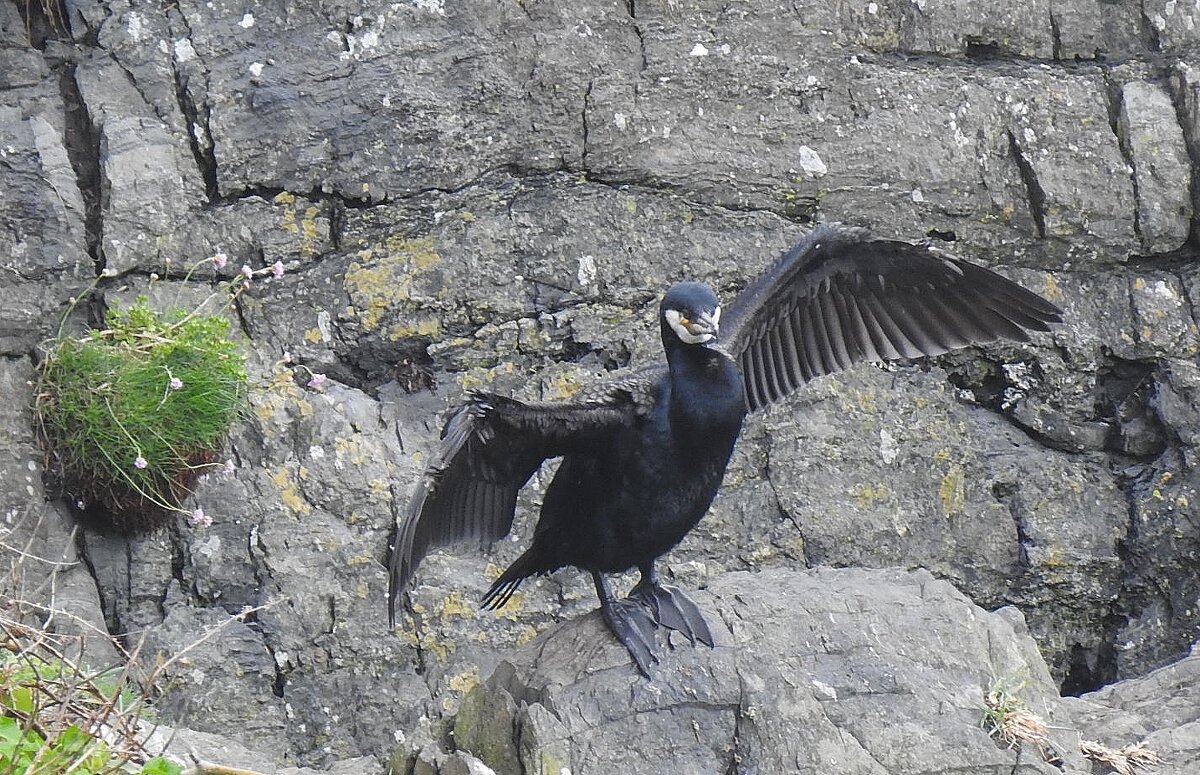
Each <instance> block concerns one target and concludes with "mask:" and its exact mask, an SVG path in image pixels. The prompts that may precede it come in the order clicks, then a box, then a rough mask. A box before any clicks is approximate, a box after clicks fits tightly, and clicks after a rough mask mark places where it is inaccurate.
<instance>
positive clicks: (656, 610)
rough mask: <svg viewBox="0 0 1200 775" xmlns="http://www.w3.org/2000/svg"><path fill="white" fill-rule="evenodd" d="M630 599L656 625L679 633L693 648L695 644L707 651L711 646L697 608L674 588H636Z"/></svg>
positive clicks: (701, 615)
mask: <svg viewBox="0 0 1200 775" xmlns="http://www.w3.org/2000/svg"><path fill="white" fill-rule="evenodd" d="M630 597H631V598H632V599H634V600H637V601H639V602H641V603H642V604H644V605H645V606H646V607H647V608H649V609H650V611H651V612H653V615H654V621H655V622H656V623H658V624H660V625H662V626H663V627H666V628H668V629H671V630H675V631H676V632H680V633H682V634H683V636H684V637H686V638H687V639H688V641H689V642H691V643H692V644H693V645H695V643H696V641H700V642H701V643H703V644H704V645H705V646H708V647H709V648H712V646H713V645H714V643H715V641H714V640H713V636H712V631H711V630H709V629H708V622H706V621H705V620H704V614H703V613H701V612H700V607H699V606H697V605H696V604H695V603H694V602H692V599H691V598H689V597H688V596H687V595H685V594H684V593H683V591H682V590H680V589H678V588H677V587H672V586H668V585H666V584H655V585H641V584H639V585H638V586H637V587H636V588H635V589H634V591H633V592H632V593H631V594H630Z"/></svg>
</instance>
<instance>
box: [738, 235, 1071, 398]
mask: <svg viewBox="0 0 1200 775" xmlns="http://www.w3.org/2000/svg"><path fill="white" fill-rule="evenodd" d="M1060 322H1062V312H1061V311H1060V310H1059V309H1058V307H1056V306H1054V305H1053V304H1051V303H1050V302H1048V301H1046V300H1045V299H1043V298H1042V297H1041V296H1038V295H1037V294H1035V293H1031V292H1030V291H1027V290H1025V289H1024V288H1022V287H1021V286H1019V285H1017V284H1016V283H1014V282H1013V281H1011V280H1008V279H1007V278H1004V277H1001V276H1000V275H998V274H996V273H995V272H992V271H991V270H988V269H985V268H983V267H981V266H977V265H975V264H972V263H970V262H967V261H964V260H963V259H960V258H957V257H955V256H952V255H949V254H947V253H944V252H942V251H940V250H938V249H936V248H933V247H930V246H926V245H914V244H912V243H908V242H899V241H896V240H885V239H877V238H875V237H872V236H871V235H869V234H868V233H867V232H866V231H864V230H862V229H855V228H850V227H844V226H821V227H818V228H817V229H814V230H813V231H812V232H811V233H809V234H808V236H807V237H805V238H804V239H803V240H801V241H800V242H798V243H797V244H796V245H795V246H794V247H793V248H792V249H791V250H789V251H788V252H787V253H785V254H784V255H783V256H782V257H781V258H780V259H779V260H778V261H776V262H775V264H774V265H773V266H772V267H771V268H770V269H768V270H767V271H766V272H764V273H763V274H762V275H761V276H760V277H758V278H757V279H756V280H755V281H754V282H752V283H751V284H750V285H749V286H747V287H746V289H745V290H744V291H742V292H741V293H740V294H738V297H737V298H736V299H735V300H734V301H733V303H732V304H730V305H729V307H728V309H726V310H725V315H724V316H723V319H722V321H721V342H722V344H721V347H722V349H724V350H725V352H727V353H728V354H729V356H730V357H731V358H733V360H734V361H735V362H736V363H737V364H738V365H739V367H740V368H741V371H742V378H743V380H744V384H745V389H746V404H747V406H748V407H749V409H750V410H751V411H754V410H757V409H761V408H763V407H764V406H767V405H768V404H770V403H773V402H775V401H778V400H779V399H781V398H783V397H784V396H786V395H788V394H789V393H791V392H792V391H793V390H795V389H796V388H797V387H799V386H800V385H801V384H803V383H805V382H808V381H809V380H811V379H814V378H816V377H819V376H821V375H823V374H832V373H834V372H838V371H842V370H843V369H846V368H849V367H850V366H851V365H853V364H855V363H859V362H861V361H873V360H890V359H894V358H915V357H918V356H922V355H939V354H941V353H944V352H947V351H949V350H953V349H955V348H958V347H965V346H967V345H971V344H984V343H986V342H991V341H994V340H996V339H999V338H1002V337H1003V338H1008V339H1016V340H1018V341H1028V339H1029V334H1028V332H1029V331H1048V330H1050V326H1051V325H1052V324H1054V323H1060Z"/></svg>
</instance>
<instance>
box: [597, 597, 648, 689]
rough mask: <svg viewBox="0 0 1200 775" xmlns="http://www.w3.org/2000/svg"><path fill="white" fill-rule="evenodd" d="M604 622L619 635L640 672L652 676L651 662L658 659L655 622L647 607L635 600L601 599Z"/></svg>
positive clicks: (614, 633)
mask: <svg viewBox="0 0 1200 775" xmlns="http://www.w3.org/2000/svg"><path fill="white" fill-rule="evenodd" d="M600 613H601V615H602V616H603V617H604V623H605V624H607V625H608V628H609V629H610V630H612V631H613V635H616V636H617V640H619V641H621V643H622V644H623V645H624V646H625V648H626V649H628V651H629V655H630V656H631V657H633V661H634V663H636V664H637V668H638V672H640V673H641V674H642V675H644V676H646V677H647V678H649V677H650V663H651V662H657V661H658V654H656V653H655V652H654V622H653V621H652V620H651V619H650V616H649V614H648V613H647V612H646V609H645V608H643V607H642V605H641V604H639V603H637V602H635V601H633V600H610V601H609V602H608V603H607V604H606V603H604V602H603V601H601V604H600Z"/></svg>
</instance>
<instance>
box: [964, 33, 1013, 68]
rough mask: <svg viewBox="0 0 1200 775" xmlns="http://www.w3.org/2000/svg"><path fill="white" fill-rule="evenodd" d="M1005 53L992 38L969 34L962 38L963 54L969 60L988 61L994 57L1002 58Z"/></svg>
mask: <svg viewBox="0 0 1200 775" xmlns="http://www.w3.org/2000/svg"><path fill="white" fill-rule="evenodd" d="M1006 53H1007V52H1005V50H1004V49H1003V48H1001V47H1000V44H999V43H997V42H996V41H994V40H982V39H980V38H976V37H974V36H971V35H968V36H967V37H966V39H965V40H963V54H964V55H965V56H966V58H967V59H970V60H974V61H983V62H990V61H992V60H994V59H1003V58H1004V57H1005V56H1006Z"/></svg>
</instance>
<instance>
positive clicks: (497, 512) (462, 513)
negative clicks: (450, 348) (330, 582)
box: [388, 369, 658, 627]
mask: <svg viewBox="0 0 1200 775" xmlns="http://www.w3.org/2000/svg"><path fill="white" fill-rule="evenodd" d="M657 376H658V371H656V370H655V369H642V370H639V371H637V372H634V373H632V374H630V375H628V376H625V377H622V378H618V379H615V380H611V381H607V382H604V383H600V384H598V385H594V386H591V387H589V388H585V389H584V390H581V391H580V393H579V394H578V395H577V396H576V397H575V398H574V399H573V400H571V401H569V402H562V403H523V402H521V401H517V400H514V399H511V398H505V397H503V396H498V395H492V394H487V393H480V392H472V393H469V394H468V396H467V400H466V401H465V402H464V403H463V404H462V405H460V406H459V407H457V408H456V409H454V411H453V412H452V413H451V414H450V416H449V418H448V419H447V420H446V425H445V428H444V429H443V431H442V443H441V445H440V446H439V447H438V450H437V452H436V453H435V454H434V456H433V459H432V460H431V461H430V463H429V465H428V466H427V467H426V469H425V474H424V476H423V477H422V478H421V481H420V482H419V483H418V484H417V487H416V490H415V491H414V492H413V496H412V499H411V500H410V501H409V504H408V509H407V511H406V512H405V513H404V514H403V515H402V518H401V520H400V523H399V526H398V529H397V533H396V545H395V547H394V548H393V550H392V559H391V575H390V578H389V584H388V621H389V622H390V623H391V625H392V626H393V627H394V626H395V622H396V599H397V597H398V596H399V595H400V593H401V592H403V591H404V590H405V588H406V587H407V586H408V582H409V581H410V580H411V579H412V576H413V573H414V572H415V571H416V568H417V565H418V564H419V563H420V562H421V560H422V559H424V557H425V555H426V554H428V553H429V552H430V551H431V550H432V549H435V548H437V547H439V546H445V545H448V544H452V543H457V542H459V541H470V540H473V541H479V542H480V543H490V542H492V541H495V540H498V539H500V538H503V537H504V536H505V535H507V534H508V531H509V530H510V529H511V527H512V521H513V512H514V510H515V508H516V502H517V492H518V491H519V490H520V489H521V487H523V486H524V485H525V483H526V482H527V481H529V477H531V476H533V473H534V471H536V470H537V469H538V467H539V466H540V465H541V464H542V462H543V461H545V460H547V459H549V458H554V457H559V456H561V455H565V454H568V453H571V452H573V451H586V450H588V449H589V448H592V447H593V446H594V445H596V444H597V443H601V444H602V443H603V442H604V441H605V440H607V439H609V438H611V437H612V436H613V435H615V434H616V433H617V432H618V431H619V430H620V429H621V428H625V427H628V426H629V425H630V424H632V423H633V422H635V421H636V418H637V416H638V415H640V414H642V413H643V412H644V411H645V410H646V408H647V407H648V405H649V404H650V403H651V402H652V401H653V400H654V399H653V390H652V387H653V385H655V384H657V379H656V378H657Z"/></svg>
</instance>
